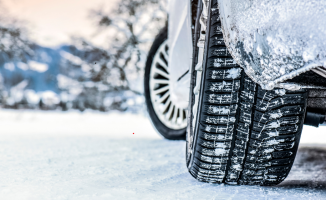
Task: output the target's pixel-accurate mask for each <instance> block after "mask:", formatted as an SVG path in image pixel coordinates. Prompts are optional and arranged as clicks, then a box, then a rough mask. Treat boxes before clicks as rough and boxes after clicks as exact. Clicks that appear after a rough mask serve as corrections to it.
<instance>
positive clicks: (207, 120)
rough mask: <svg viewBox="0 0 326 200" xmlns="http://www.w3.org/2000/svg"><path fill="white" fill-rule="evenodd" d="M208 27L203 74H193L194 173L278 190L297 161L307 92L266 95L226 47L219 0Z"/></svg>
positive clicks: (190, 153)
mask: <svg viewBox="0 0 326 200" xmlns="http://www.w3.org/2000/svg"><path fill="white" fill-rule="evenodd" d="M197 18H198V17H197ZM198 24H199V23H196V30H198V27H197V26H199V25H198ZM206 26H207V28H206V32H204V33H203V31H201V32H202V34H205V33H206V39H205V47H204V54H203V59H202V60H203V62H202V71H200V70H198V69H197V68H195V64H196V63H195V64H194V66H193V67H192V69H191V75H192V79H191V87H190V89H191V91H190V100H189V104H190V105H189V108H188V109H189V110H190V111H191V112H190V113H189V116H188V117H189V119H188V129H187V149H186V154H187V155H186V156H187V167H188V169H189V172H190V174H191V175H192V176H193V177H195V178H196V179H197V180H199V181H204V182H210V183H227V184H235V185H238V184H248V185H276V184H278V183H280V182H281V181H283V180H284V179H285V178H286V177H287V175H288V174H289V172H290V169H291V167H292V164H293V162H294V158H295V155H296V152H297V149H298V144H299V141H300V137H301V131H302V126H303V122H304V117H305V109H306V101H307V92H306V91H305V90H299V91H288V90H285V89H274V90H269V91H267V90H263V89H262V88H261V87H260V86H258V85H257V84H256V83H255V82H253V81H252V80H251V79H250V78H249V77H248V76H247V75H246V74H245V73H244V71H243V69H242V68H240V66H239V65H238V64H237V63H236V62H235V61H234V60H233V58H232V56H231V54H230V53H229V52H228V50H227V47H226V46H225V44H224V40H223V35H222V31H221V30H222V29H221V22H220V20H219V13H218V5H217V0H212V1H210V5H208V16H207V24H206ZM197 33H198V31H197ZM198 52H199V50H198V48H197V50H195V53H194V58H195V59H196V61H194V62H197V60H200V59H199V58H197V56H198ZM195 54H196V55H195ZM196 87H199V88H196ZM198 90H199V92H196V91H198Z"/></svg>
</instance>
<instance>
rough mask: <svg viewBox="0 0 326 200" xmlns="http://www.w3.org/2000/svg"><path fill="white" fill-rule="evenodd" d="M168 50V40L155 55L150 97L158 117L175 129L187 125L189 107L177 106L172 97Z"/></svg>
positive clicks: (150, 82)
mask: <svg viewBox="0 0 326 200" xmlns="http://www.w3.org/2000/svg"><path fill="white" fill-rule="evenodd" d="M168 50H169V48H168V44H167V40H166V41H164V42H163V43H162V44H161V46H160V47H159V48H158V50H157V52H156V54H155V56H154V59H153V62H152V66H151V73H150V79H149V86H150V97H151V101H152V104H153V108H154V111H155V113H156V115H157V117H158V118H159V119H160V121H161V122H162V123H163V124H164V125H165V126H167V127H168V128H171V129H175V130H177V129H184V128H186V126H187V120H186V114H187V112H186V109H187V108H182V107H179V106H177V103H176V102H174V101H173V100H172V99H173V98H171V92H172V91H171V78H170V73H169V69H168V60H169V58H168Z"/></svg>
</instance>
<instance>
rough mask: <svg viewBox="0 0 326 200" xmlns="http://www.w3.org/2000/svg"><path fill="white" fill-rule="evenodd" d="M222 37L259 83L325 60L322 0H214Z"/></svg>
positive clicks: (284, 77)
mask: <svg viewBox="0 0 326 200" xmlns="http://www.w3.org/2000/svg"><path fill="white" fill-rule="evenodd" d="M218 4H219V9H220V17H221V22H222V30H223V35H224V40H225V43H226V45H227V46H228V50H229V51H230V53H231V54H232V56H233V57H234V59H235V60H236V61H237V63H239V64H240V65H241V67H243V68H244V69H245V72H246V73H247V74H248V75H249V76H250V77H251V78H252V79H253V80H254V81H255V82H257V83H259V84H260V86H261V87H262V88H264V89H273V88H274V87H276V86H277V87H279V86H280V85H278V83H281V82H283V81H285V80H288V79H291V78H293V77H295V76H297V75H299V74H301V73H304V72H306V71H308V70H311V69H313V68H316V67H318V66H325V63H326V48H325V46H326V42H325V41H326V34H325V33H326V28H325V27H326V20H325V15H324V14H325V8H326V2H325V1H323V0H310V1H306V0H283V1H270V0H230V1H223V0H218Z"/></svg>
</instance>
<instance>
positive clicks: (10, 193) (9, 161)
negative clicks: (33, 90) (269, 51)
mask: <svg viewBox="0 0 326 200" xmlns="http://www.w3.org/2000/svg"><path fill="white" fill-rule="evenodd" d="M0 120H1V132H0V134H1V137H0V163H1V164H0V177H1V178H0V199H1V200H15V199H19V200H24V199H33V200H47V199H55V200H57V199H58V200H61V199H69V200H70V199H78V200H79V199H82V200H83V199H85V200H92V199H96V200H101V199H124V200H125V199H155V200H156V199H158V200H159V199H187V200H188V199H219V200H220V199H231V200H234V199H240V200H245V199H264V200H265V199H287V200H288V199H314V200H315V199H326V135H325V132H326V129H325V128H326V127H322V128H319V129H316V128H312V127H304V131H303V134H302V138H301V142H302V143H301V146H300V149H299V152H298V155H297V158H296V161H295V164H294V167H293V168H292V171H291V173H290V175H289V176H288V177H287V178H286V179H285V181H284V182H283V183H282V184H280V185H278V186H275V187H259V186H230V185H225V184H221V185H216V184H208V183H202V182H199V181H197V180H195V179H194V178H193V177H192V176H191V175H190V174H189V173H188V171H187V168H186V166H185V157H184V156H185V152H184V151H185V142H184V141H169V140H165V139H163V138H162V137H160V136H159V135H158V134H157V133H156V132H155V130H154V129H153V128H152V126H151V124H150V122H149V120H148V119H147V118H146V117H144V116H140V115H132V114H121V113H110V114H108V113H99V112H91V111H86V112H84V113H79V112H74V111H71V112H59V111H49V112H42V111H12V110H1V112H0Z"/></svg>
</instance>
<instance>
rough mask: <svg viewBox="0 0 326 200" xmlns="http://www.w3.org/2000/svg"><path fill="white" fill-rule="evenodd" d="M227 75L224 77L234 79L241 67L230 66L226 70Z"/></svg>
mask: <svg viewBox="0 0 326 200" xmlns="http://www.w3.org/2000/svg"><path fill="white" fill-rule="evenodd" d="M228 73H229V74H228V75H227V76H226V78H232V79H236V78H238V77H239V76H240V74H241V69H240V68H232V69H229V70H228Z"/></svg>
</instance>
